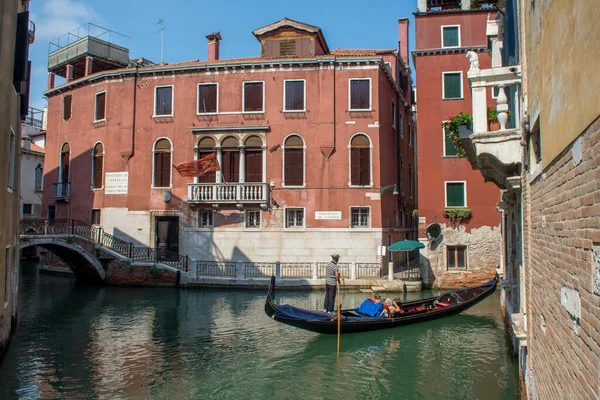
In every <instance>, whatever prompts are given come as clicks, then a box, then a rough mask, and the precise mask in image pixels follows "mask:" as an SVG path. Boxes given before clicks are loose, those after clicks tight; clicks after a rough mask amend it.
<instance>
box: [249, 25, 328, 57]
mask: <svg viewBox="0 0 600 400" xmlns="http://www.w3.org/2000/svg"><path fill="white" fill-rule="evenodd" d="M284 26H289V27H291V28H294V29H298V30H302V31H306V32H309V33H314V34H316V35H317V37H318V38H319V41H320V42H321V44H322V45H323V49H324V50H325V53H329V46H327V42H326V41H325V37H324V36H323V32H322V31H321V28H319V27H318V26H314V25H309V24H305V23H304V22H300V21H295V20H293V19H289V18H288V17H284V18H283V19H280V20H279V21H277V22H273V23H272V24H269V25H266V26H263V27H262V28H258V29H255V30H254V31H252V34H253V35H254V36H256V38H257V39H259V40H260V37H261V36H262V35H264V34H265V33H268V32H272V31H274V30H276V29H279V28H282V27H284Z"/></svg>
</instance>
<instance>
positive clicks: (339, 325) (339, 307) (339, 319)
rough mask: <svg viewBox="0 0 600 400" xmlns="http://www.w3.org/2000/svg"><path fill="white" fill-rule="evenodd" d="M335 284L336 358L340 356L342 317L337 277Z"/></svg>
mask: <svg viewBox="0 0 600 400" xmlns="http://www.w3.org/2000/svg"><path fill="white" fill-rule="evenodd" d="M336 285H337V306H338V310H337V311H338V312H337V320H338V343H337V344H338V346H337V355H338V359H339V358H340V336H341V332H342V319H341V318H340V317H341V315H340V314H341V310H342V307H341V305H340V281H339V278H338V281H337V283H336Z"/></svg>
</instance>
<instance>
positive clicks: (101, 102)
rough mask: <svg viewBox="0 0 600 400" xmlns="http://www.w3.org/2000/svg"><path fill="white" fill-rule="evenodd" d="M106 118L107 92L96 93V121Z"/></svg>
mask: <svg viewBox="0 0 600 400" xmlns="http://www.w3.org/2000/svg"><path fill="white" fill-rule="evenodd" d="M104 119H106V92H100V93H96V107H95V108H94V122H99V121H104Z"/></svg>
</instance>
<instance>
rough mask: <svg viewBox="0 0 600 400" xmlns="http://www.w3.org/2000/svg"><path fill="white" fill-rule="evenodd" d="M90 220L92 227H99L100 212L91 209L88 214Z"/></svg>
mask: <svg viewBox="0 0 600 400" xmlns="http://www.w3.org/2000/svg"><path fill="white" fill-rule="evenodd" d="M90 220H91V223H92V225H100V222H101V221H100V210H99V209H93V210H91V213H90Z"/></svg>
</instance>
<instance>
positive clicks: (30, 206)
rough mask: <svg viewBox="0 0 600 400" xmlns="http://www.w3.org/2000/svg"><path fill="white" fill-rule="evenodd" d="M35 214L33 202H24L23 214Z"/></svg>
mask: <svg viewBox="0 0 600 400" xmlns="http://www.w3.org/2000/svg"><path fill="white" fill-rule="evenodd" d="M32 214H33V204H27V203H23V215H32Z"/></svg>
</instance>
